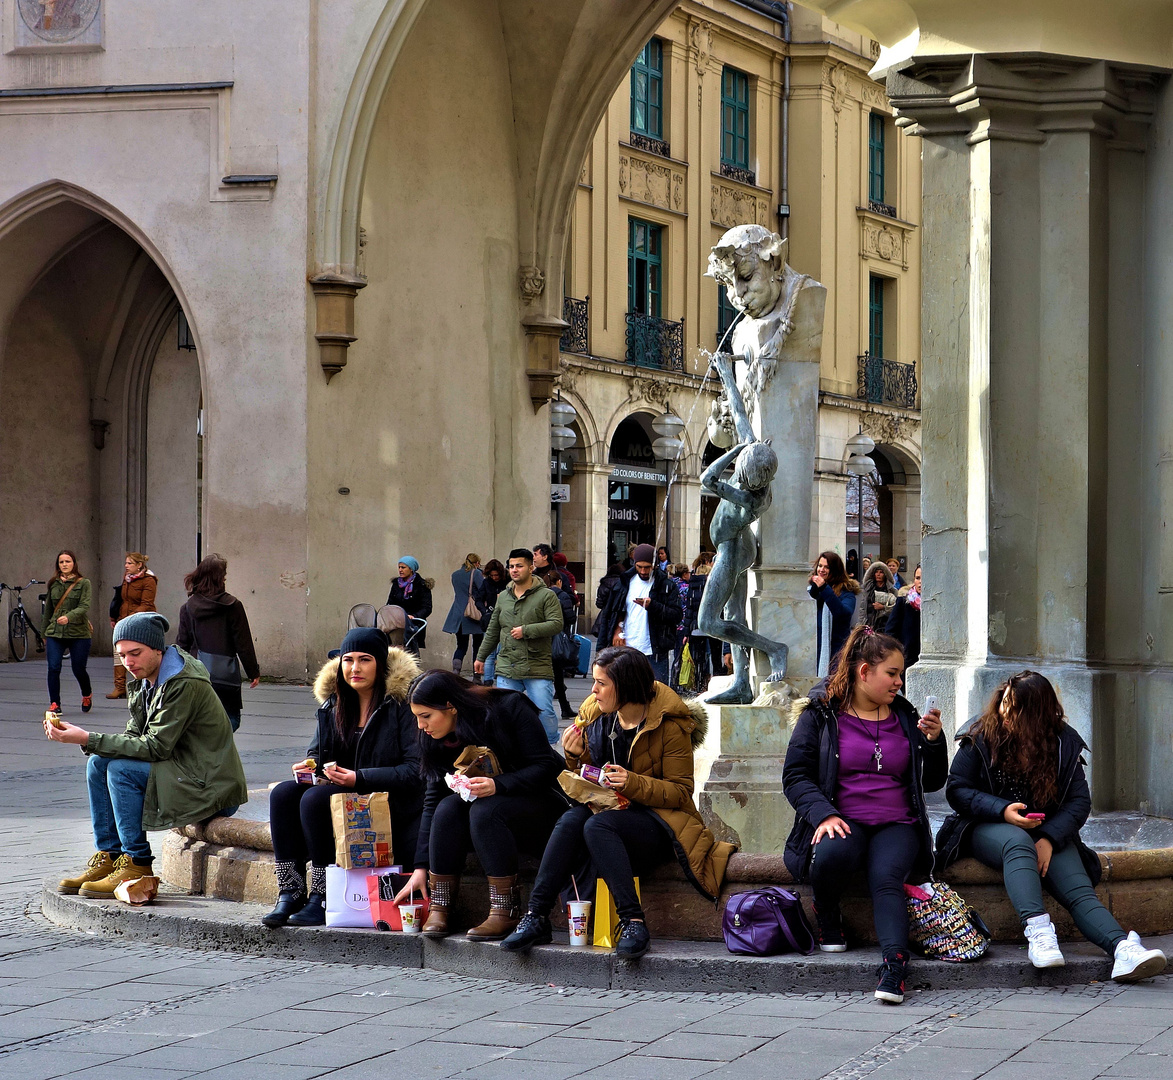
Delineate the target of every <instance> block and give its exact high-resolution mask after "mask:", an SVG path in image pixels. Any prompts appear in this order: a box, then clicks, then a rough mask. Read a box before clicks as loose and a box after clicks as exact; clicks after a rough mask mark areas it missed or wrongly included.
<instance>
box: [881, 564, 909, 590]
mask: <svg viewBox="0 0 1173 1080" xmlns="http://www.w3.org/2000/svg"><path fill="white" fill-rule="evenodd" d="M884 565H885V566H887V567H888V580H889V582H891V589H892V592H894V593H896V594H897V595H899V594H900V590H901V589H903V588H904V587H905V585H907V584H908V582H906V581H905V580H904V578H903V576H902V575H901V573H900V560H899V559H888V560H887V562H886V563H885V564H884Z"/></svg>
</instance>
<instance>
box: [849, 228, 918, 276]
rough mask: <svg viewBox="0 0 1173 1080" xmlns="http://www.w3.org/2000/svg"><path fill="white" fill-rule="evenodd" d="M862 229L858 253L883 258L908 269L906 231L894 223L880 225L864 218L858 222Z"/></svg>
mask: <svg viewBox="0 0 1173 1080" xmlns="http://www.w3.org/2000/svg"><path fill="white" fill-rule="evenodd" d="M860 227H861V230H862V233H861V240H860V254H861V255H864V256H866V257H870V258H873V259H883V260H884V262H890V263H895V264H897V265H898V266H901V267H903V268H904V269H905V270H907V269H908V233H907V231H906V230H904V229H901V228H898V227H896V226H894V225H881V224H880V223H879V222H877V221H870V220H868V219H864V220H863V221H862V222H861V223H860Z"/></svg>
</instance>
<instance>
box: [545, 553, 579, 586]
mask: <svg viewBox="0 0 1173 1080" xmlns="http://www.w3.org/2000/svg"><path fill="white" fill-rule="evenodd" d="M551 561H552V562H553V563H554V565H555V566H556V567H558V572H559V573H560V574H561V575H562V577H563V578H564V579H565V581H566V584H567V585H569V586H570V595H571V596H575V597H577V595H578V578H576V577H575V576H574V575H573V574H572V573H571V572H570V565H569V563H570V560H569V559H567V558H566V556H565V555H563V554H562V552H561V551H555V552H554V554H553V556H551Z"/></svg>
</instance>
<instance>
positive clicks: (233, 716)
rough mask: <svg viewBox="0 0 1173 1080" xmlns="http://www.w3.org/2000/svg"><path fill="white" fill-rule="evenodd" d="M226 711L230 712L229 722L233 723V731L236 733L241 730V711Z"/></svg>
mask: <svg viewBox="0 0 1173 1080" xmlns="http://www.w3.org/2000/svg"><path fill="white" fill-rule="evenodd" d="M224 711H225V712H226V713H228V723H230V724H231V725H232V733H233V734H234V735H235V734H236V733H237V732H238V731H239V730H240V713H238V712H229V710H228V709H225V710H224Z"/></svg>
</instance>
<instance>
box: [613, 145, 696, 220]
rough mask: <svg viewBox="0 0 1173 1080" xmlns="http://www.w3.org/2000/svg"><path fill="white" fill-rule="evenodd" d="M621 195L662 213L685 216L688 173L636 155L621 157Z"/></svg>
mask: <svg viewBox="0 0 1173 1080" xmlns="http://www.w3.org/2000/svg"><path fill="white" fill-rule="evenodd" d="M619 194H620V196H626V197H627V198H629V199H634V200H635V201H636V202H642V203H647V204H648V205H649V206H658V207H660V209H661V210H675V211H676V212H677V213H683V212H684V173H682V172H680V171H679V170H677V169H673V168H672V167H671V166H669V165H663V164H661V163H660V162H657V161H645V160H644V159H643V158H638V157H635V156H634V155H620V157H619Z"/></svg>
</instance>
